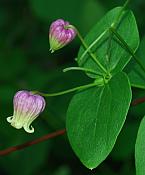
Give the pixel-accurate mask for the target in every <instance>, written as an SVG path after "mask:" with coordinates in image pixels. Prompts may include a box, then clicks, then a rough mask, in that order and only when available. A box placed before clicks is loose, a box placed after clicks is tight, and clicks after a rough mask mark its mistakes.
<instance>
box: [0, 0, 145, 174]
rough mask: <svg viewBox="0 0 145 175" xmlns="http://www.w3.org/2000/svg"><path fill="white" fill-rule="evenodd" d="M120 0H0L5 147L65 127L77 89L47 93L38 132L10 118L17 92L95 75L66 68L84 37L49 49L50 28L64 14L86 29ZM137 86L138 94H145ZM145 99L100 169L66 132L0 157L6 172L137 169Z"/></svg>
mask: <svg viewBox="0 0 145 175" xmlns="http://www.w3.org/2000/svg"><path fill="white" fill-rule="evenodd" d="M123 3H124V1H121V0H118V1H116V0H72V1H69V0H56V1H55V0H0V149H4V148H7V147H9V146H14V145H17V144H21V143H24V142H26V141H29V140H33V139H35V138H37V137H40V136H42V135H43V134H47V133H49V132H53V131H55V130H59V129H62V128H64V127H65V118H66V110H67V107H68V104H69V101H70V99H71V97H72V95H73V94H68V95H64V96H61V97H50V98H47V106H46V109H45V111H44V113H43V114H42V115H41V116H40V117H39V118H38V119H37V120H36V121H35V122H34V123H33V126H34V128H35V133H34V134H27V133H25V132H24V130H23V129H21V130H16V129H14V128H12V127H11V126H10V125H9V123H7V121H6V117H8V116H11V115H12V113H13V104H12V101H13V96H14V94H15V93H16V92H17V91H18V90H21V89H26V90H39V91H42V92H57V91H61V90H64V89H68V88H71V87H75V86H77V85H82V84H86V83H87V82H89V81H90V80H89V79H88V78H87V77H86V76H85V75H84V74H83V73H80V72H68V73H62V69H63V68H65V67H68V66H72V65H76V63H75V61H74V58H75V57H76V56H77V52H78V49H79V44H80V43H79V40H78V39H75V40H74V41H73V42H72V43H71V44H70V45H68V46H66V47H65V48H64V49H62V50H59V51H57V52H56V53H54V54H50V53H49V43H48V30H49V26H50V24H51V22H52V21H54V20H56V19H58V18H64V19H65V20H68V21H70V22H71V23H72V24H73V25H75V26H76V27H77V28H78V29H79V31H80V32H81V33H82V34H83V36H85V35H86V33H87V32H88V31H89V30H90V28H91V27H92V26H93V25H94V24H96V23H97V21H98V20H99V19H100V18H101V17H102V16H103V15H104V14H105V13H106V12H107V11H108V10H109V9H111V8H113V7H115V6H119V5H122V4H123ZM130 8H131V9H132V10H133V11H134V13H135V16H136V19H137V23H138V27H139V32H140V36H141V37H142V36H143V35H144V33H145V32H144V31H145V23H144V21H145V15H144V11H145V1H144V0H134V1H132V2H131V4H130ZM144 94H145V92H144V91H137V90H136V89H133V98H137V97H141V96H144ZM144 107H145V105H144V104H141V105H139V106H137V107H131V109H130V112H129V115H128V117H127V121H126V123H125V126H124V128H123V130H122V132H121V134H120V136H119V138H118V141H117V143H116V146H115V148H114V150H113V151H112V153H111V154H110V156H109V157H108V158H107V159H106V160H105V161H104V163H102V164H101V165H100V166H99V167H98V168H97V169H95V170H93V171H90V170H87V169H86V168H85V167H84V166H83V165H82V164H81V163H80V161H79V160H78V159H77V157H76V156H75V154H74V153H73V151H72V149H71V147H70V145H69V143H68V139H67V137H66V136H59V137H57V138H54V139H51V140H48V141H45V142H43V143H40V144H38V145H34V146H32V147H29V148H26V149H24V150H21V151H17V152H14V153H11V154H10V155H7V156H4V157H0V174H2V175H3V174H4V175H13V174H15V175H17V174H18V175H19V174H21V175H106V174H107V175H115V174H118V175H134V174H135V168H134V144H135V139H136V134H137V129H138V126H139V122H140V120H141V118H142V116H143V115H144Z"/></svg>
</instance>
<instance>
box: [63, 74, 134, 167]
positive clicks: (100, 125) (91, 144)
mask: <svg viewBox="0 0 145 175" xmlns="http://www.w3.org/2000/svg"><path fill="white" fill-rule="evenodd" d="M130 101H131V88H130V84H129V81H128V78H127V76H126V74H124V73H123V72H121V73H118V74H116V75H115V76H114V77H113V78H112V79H111V80H110V81H109V83H108V84H106V85H105V86H100V87H94V88H90V89H87V90H83V91H80V92H78V93H77V94H76V95H74V97H73V98H72V100H71V102H70V105H69V108H68V112H67V121H66V127H67V134H68V138H69V141H70V144H71V146H72V148H73V150H74V152H75V153H76V155H77V156H78V157H79V159H80V160H81V162H82V163H83V164H84V165H85V166H86V167H87V168H89V169H93V168H96V167H97V166H98V165H99V164H100V163H101V162H102V161H103V160H104V159H105V158H106V157H107V156H108V154H109V153H110V152H111V150H112V148H113V146H114V144H115V142H116V139H117V136H118V134H119V133H120V130H121V128H122V126H123V124H124V121H125V118H126V115H127V112H128V109H129V105H130Z"/></svg>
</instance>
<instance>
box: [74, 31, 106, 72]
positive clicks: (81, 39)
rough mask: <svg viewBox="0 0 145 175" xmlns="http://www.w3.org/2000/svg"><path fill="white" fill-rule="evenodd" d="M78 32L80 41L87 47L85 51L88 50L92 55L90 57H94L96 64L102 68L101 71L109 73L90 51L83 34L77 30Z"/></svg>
mask: <svg viewBox="0 0 145 175" xmlns="http://www.w3.org/2000/svg"><path fill="white" fill-rule="evenodd" d="M76 32H77V35H78V37H79V39H80V41H81V42H82V44H83V46H84V47H85V49H86V50H87V52H88V53H89V54H90V56H91V57H92V59H93V60H94V62H95V63H96V64H97V65H98V66H99V67H100V69H102V70H103V71H104V72H105V73H107V70H106V69H105V68H104V66H103V65H102V64H101V63H100V62H99V61H98V59H97V58H96V56H95V55H94V54H93V53H92V52H91V51H90V49H88V45H87V44H86V43H85V41H84V39H83V37H82V36H81V34H80V33H79V31H78V30H77V29H76Z"/></svg>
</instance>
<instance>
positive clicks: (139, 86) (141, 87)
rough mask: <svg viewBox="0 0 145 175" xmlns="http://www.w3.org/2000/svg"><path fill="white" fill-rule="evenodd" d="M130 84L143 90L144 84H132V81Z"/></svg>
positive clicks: (144, 88)
mask: <svg viewBox="0 0 145 175" xmlns="http://www.w3.org/2000/svg"><path fill="white" fill-rule="evenodd" d="M131 86H132V87H134V88H139V89H143V90H145V86H141V85H137V84H132V83H131Z"/></svg>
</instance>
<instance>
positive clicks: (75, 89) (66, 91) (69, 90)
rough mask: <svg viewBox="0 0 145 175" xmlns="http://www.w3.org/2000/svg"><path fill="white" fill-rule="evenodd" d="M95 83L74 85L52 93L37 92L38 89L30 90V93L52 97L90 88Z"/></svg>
mask: <svg viewBox="0 0 145 175" xmlns="http://www.w3.org/2000/svg"><path fill="white" fill-rule="evenodd" d="M96 85H97V83H90V84H87V85H82V86H78V87H75V88H72V89H68V90H65V91H61V92H57V93H52V94H45V93H42V92H38V91H32V93H33V94H39V95H42V96H44V97H54V96H59V95H64V94H68V93H70V92H74V91H78V90H82V89H87V88H90V87H94V86H96Z"/></svg>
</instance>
